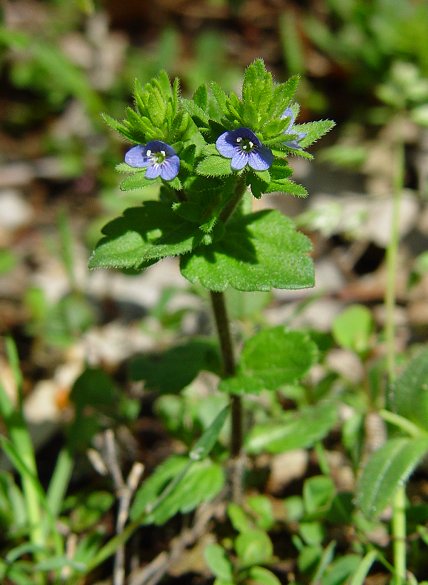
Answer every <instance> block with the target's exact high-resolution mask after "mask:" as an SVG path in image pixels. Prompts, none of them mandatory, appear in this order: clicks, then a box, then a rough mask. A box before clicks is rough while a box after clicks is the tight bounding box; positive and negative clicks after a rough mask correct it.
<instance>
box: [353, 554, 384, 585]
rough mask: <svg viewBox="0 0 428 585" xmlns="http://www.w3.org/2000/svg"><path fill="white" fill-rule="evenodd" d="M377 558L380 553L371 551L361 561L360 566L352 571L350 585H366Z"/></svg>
mask: <svg viewBox="0 0 428 585" xmlns="http://www.w3.org/2000/svg"><path fill="white" fill-rule="evenodd" d="M377 556H378V552H377V551H376V550H371V551H369V552H368V553H367V554H366V556H365V557H364V558H363V559H361V561H360V562H359V563H358V566H357V567H355V568H354V570H353V571H352V578H351V579H350V581H349V585H364V583H366V577H367V575H368V573H369V571H370V568H371V566H372V565H373V563H374V562H375V560H376V558H377Z"/></svg>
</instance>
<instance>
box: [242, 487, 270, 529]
mask: <svg viewBox="0 0 428 585" xmlns="http://www.w3.org/2000/svg"><path fill="white" fill-rule="evenodd" d="M247 504H248V507H249V508H250V510H251V511H252V513H253V514H254V515H255V516H256V524H257V526H258V527H259V528H261V529H262V530H270V529H271V528H272V527H273V526H274V524H275V517H274V513H273V507H272V502H271V500H270V499H269V498H268V497H267V496H263V495H256V496H249V497H248V498H247Z"/></svg>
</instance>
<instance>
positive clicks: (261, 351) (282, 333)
mask: <svg viewBox="0 0 428 585" xmlns="http://www.w3.org/2000/svg"><path fill="white" fill-rule="evenodd" d="M317 357H318V350H317V346H316V344H315V343H314V342H313V341H312V340H311V339H310V338H309V336H308V335H307V334H306V333H302V332H300V331H287V330H285V329H284V328H283V327H281V326H280V327H273V328H271V329H264V330H263V331H261V332H260V333H258V334H257V335H255V336H254V337H252V338H251V339H249V340H248V341H247V342H246V343H245V345H244V348H243V350H242V352H241V356H240V359H239V366H238V378H240V379H244V380H245V379H246V378H248V379H252V380H254V381H255V382H256V383H257V384H258V385H259V386H260V387H263V388H266V389H268V390H276V389H277V388H279V386H282V385H284V384H292V383H293V382H296V381H297V380H299V379H300V378H302V377H303V376H304V375H305V374H306V373H307V372H308V371H309V369H310V368H311V367H312V366H313V365H314V364H315V363H316V361H317ZM225 383H227V380H225ZM222 389H224V387H222Z"/></svg>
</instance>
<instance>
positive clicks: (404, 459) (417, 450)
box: [357, 437, 428, 517]
mask: <svg viewBox="0 0 428 585" xmlns="http://www.w3.org/2000/svg"><path fill="white" fill-rule="evenodd" d="M427 451H428V437H427V438H420V439H407V438H398V439H390V440H389V441H387V442H386V443H385V444H384V445H383V446H382V447H380V449H378V450H377V451H375V452H374V453H373V454H372V455H371V457H370V458H369V460H368V461H367V463H366V465H365V467H364V469H363V472H362V474H361V476H360V480H359V482H358V485H357V503H358V505H359V507H360V508H361V510H362V511H363V513H364V514H365V515H366V516H368V517H373V516H375V515H377V514H380V513H381V512H382V511H383V510H384V508H385V507H386V506H387V505H388V504H389V502H390V501H391V498H392V496H393V495H394V493H395V492H396V490H397V488H398V487H399V486H400V485H403V483H404V482H405V481H406V480H407V478H408V477H409V475H410V474H411V473H412V471H413V470H414V469H415V467H416V466H417V465H418V464H419V462H420V461H421V459H422V457H424V455H425V454H426V452H427Z"/></svg>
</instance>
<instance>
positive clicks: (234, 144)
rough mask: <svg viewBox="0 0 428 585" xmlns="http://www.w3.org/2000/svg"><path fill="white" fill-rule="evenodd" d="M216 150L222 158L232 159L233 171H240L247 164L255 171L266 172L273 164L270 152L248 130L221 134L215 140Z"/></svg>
mask: <svg viewBox="0 0 428 585" xmlns="http://www.w3.org/2000/svg"><path fill="white" fill-rule="evenodd" d="M216 148H217V150H218V152H219V153H220V154H221V155H222V156H224V157H226V158H230V159H232V161H231V167H232V169H233V170H234V171H240V170H241V169H243V168H244V167H245V166H246V165H247V164H248V166H249V167H251V168H252V169H254V170H255V171H266V170H267V169H268V168H269V167H270V166H271V164H272V162H273V154H272V152H271V150H270V149H269V148H267V147H266V146H263V144H262V143H261V142H260V140H259V139H258V138H257V136H256V135H255V134H254V132H253V131H252V130H250V129H249V128H238V129H237V130H228V131H227V132H223V134H221V135H220V136H219V137H218V138H217V141H216Z"/></svg>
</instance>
